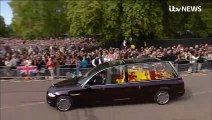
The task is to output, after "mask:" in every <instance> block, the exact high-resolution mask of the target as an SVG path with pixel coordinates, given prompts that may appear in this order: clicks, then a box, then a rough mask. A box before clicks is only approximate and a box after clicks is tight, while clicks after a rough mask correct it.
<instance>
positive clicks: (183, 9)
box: [169, 5, 202, 12]
mask: <svg viewBox="0 0 212 120" xmlns="http://www.w3.org/2000/svg"><path fill="white" fill-rule="evenodd" d="M169 11H170V12H201V11H202V8H201V6H181V7H175V6H171V5H169Z"/></svg>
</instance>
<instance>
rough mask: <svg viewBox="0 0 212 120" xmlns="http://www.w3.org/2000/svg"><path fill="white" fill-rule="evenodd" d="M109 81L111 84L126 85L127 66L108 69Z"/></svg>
mask: <svg viewBox="0 0 212 120" xmlns="http://www.w3.org/2000/svg"><path fill="white" fill-rule="evenodd" d="M108 80H111V81H110V83H111V84H116V83H125V66H124V65H120V66H114V67H111V68H109V69H108Z"/></svg>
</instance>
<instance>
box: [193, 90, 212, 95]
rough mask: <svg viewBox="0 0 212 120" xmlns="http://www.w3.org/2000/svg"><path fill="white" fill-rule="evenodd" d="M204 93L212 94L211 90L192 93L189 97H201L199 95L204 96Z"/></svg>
mask: <svg viewBox="0 0 212 120" xmlns="http://www.w3.org/2000/svg"><path fill="white" fill-rule="evenodd" d="M206 93H212V90H207V91H202V92H196V93H192V94H191V95H193V96H196V95H201V94H206Z"/></svg>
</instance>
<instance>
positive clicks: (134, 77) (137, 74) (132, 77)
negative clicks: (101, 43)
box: [127, 63, 151, 82]
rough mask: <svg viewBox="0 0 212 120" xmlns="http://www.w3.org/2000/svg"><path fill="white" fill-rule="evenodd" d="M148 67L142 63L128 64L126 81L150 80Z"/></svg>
mask: <svg viewBox="0 0 212 120" xmlns="http://www.w3.org/2000/svg"><path fill="white" fill-rule="evenodd" d="M149 67H150V66H149V64H144V63H139V64H130V65H128V66H127V68H128V82H140V81H145V80H151V78H150V73H149Z"/></svg>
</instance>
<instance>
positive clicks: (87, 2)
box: [10, 0, 212, 41]
mask: <svg viewBox="0 0 212 120" xmlns="http://www.w3.org/2000/svg"><path fill="white" fill-rule="evenodd" d="M170 5H172V6H176V7H177V6H201V8H202V11H201V12H170V11H169V6H170ZM10 6H11V8H12V10H13V15H14V17H13V20H12V25H11V26H12V29H13V31H14V32H15V35H16V36H18V37H22V38H24V39H35V38H46V37H58V36H63V35H68V36H74V37H81V36H85V37H91V36H92V37H97V38H100V39H101V40H103V41H114V40H116V41H117V40H123V39H128V38H133V39H139V40H148V39H164V38H181V37H211V36H212V8H211V6H212V2H210V1H207V0H192V1H183V0H179V1H176V0H175V1H174V0H163V1H153V0H68V1H65V0H51V1H50V0H49V1H47V0H38V1H34V0H25V1H18V0H11V2H10Z"/></svg>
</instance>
